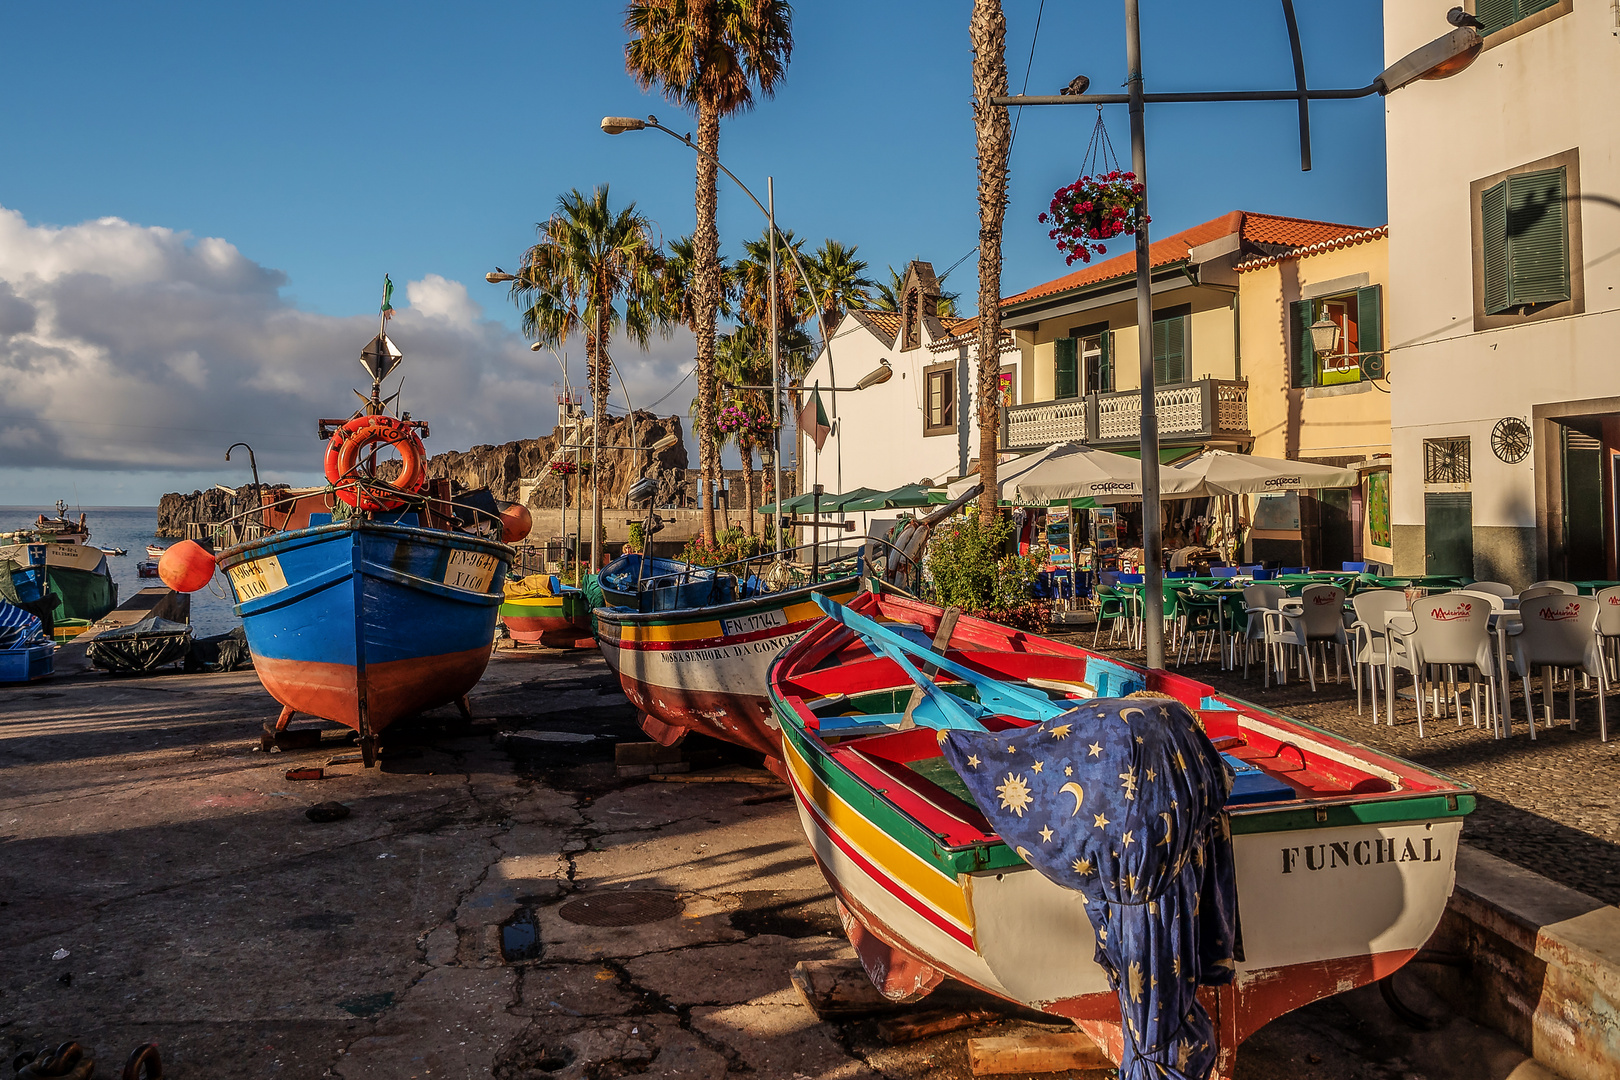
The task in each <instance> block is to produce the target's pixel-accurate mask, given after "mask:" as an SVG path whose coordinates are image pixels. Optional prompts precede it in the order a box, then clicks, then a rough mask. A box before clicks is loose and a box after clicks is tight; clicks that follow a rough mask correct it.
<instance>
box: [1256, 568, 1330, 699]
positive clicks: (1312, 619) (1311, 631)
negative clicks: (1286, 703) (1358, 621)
mask: <svg viewBox="0 0 1620 1080" xmlns="http://www.w3.org/2000/svg"><path fill="white" fill-rule="evenodd" d="M1299 599H1300V602H1301V611H1300V613H1299V614H1298V615H1295V614H1292V613H1290V612H1283V611H1268V612H1266V613H1265V616H1264V618H1265V630H1266V645H1267V647H1268V648H1270V649H1276V650H1277V660H1278V668H1279V669H1280V670H1281V671H1283V672H1284V673H1286V671H1287V665H1286V664H1284V663H1282V660H1283V652H1282V650H1283V649H1285V648H1295V649H1299V650H1300V652H1301V653H1303V654H1304V659H1305V671H1306V674H1307V676H1308V677H1309V678H1310V681H1311V691H1312V693H1314V692H1315V691H1316V658H1315V657H1314V656H1313V655H1312V652H1311V650H1312V649H1313V648H1314V647H1316V646H1320V645H1325V644H1327V643H1328V642H1332V643H1334V644H1335V645H1337V646H1339V647H1340V648H1342V649H1344V650H1345V652H1346V653H1347V654H1348V653H1349V651H1350V642H1349V640H1348V639H1347V638H1346V637H1345V633H1344V590H1343V589H1341V588H1339V587H1338V586H1337V585H1307V586H1305V588H1304V589H1303V590H1302V591H1301V592H1300V597H1299ZM1337 658H1338V653H1336V652H1335V653H1334V659H1335V661H1337ZM1326 664H1327V660H1326V657H1324V658H1323V669H1322V673H1323V675H1324V676H1325V675H1326V674H1327V667H1326ZM1335 678H1337V665H1336V664H1335ZM1280 681H1282V682H1287V678H1286V674H1284V676H1283V677H1282V679H1281V680H1280ZM1267 685H1268V686H1269V685H1270V683H1269V682H1268V683H1267Z"/></svg>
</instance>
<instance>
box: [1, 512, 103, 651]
mask: <svg viewBox="0 0 1620 1080" xmlns="http://www.w3.org/2000/svg"><path fill="white" fill-rule="evenodd" d="M7 572H9V574H10V577H11V581H12V585H13V587H14V588H15V589H16V592H17V596H18V599H19V600H20V601H21V602H22V603H23V604H24V605H25V606H30V610H33V611H34V612H35V614H39V615H41V616H48V621H49V622H50V623H51V624H52V629H51V634H52V636H54V637H56V638H57V639H58V640H67V639H70V638H72V637H76V636H77V635H78V634H81V633H83V632H84V629H85V628H86V627H88V626H89V625H90V624H91V623H93V622H95V621H96V620H97V619H99V618H101V617H102V616H104V615H106V614H107V613H108V612H109V611H111V610H112V609H113V608H115V607H117V606H118V583H117V582H115V581H113V577H112V571H111V570H110V569H108V567H107V555H106V553H105V552H104V551H102V550H101V549H100V548H99V547H96V546H95V545H93V544H91V543H90V526H89V524H88V519H87V517H86V515H84V514H82V513H81V514H80V515H79V518H78V520H77V521H75V520H73V519H72V518H70V517H68V513H67V503H65V502H62V501H60V500H58V502H57V504H56V514H55V516H53V517H49V516H46V515H45V514H40V515H39V518H38V520H36V521H35V522H34V524H33V527H32V528H28V529H19V530H17V531H15V532H10V533H0V573H7ZM47 594H48V596H49V597H50V598H54V602H52V600H51V599H47ZM41 601H43V605H44V606H42V607H38V608H37V609H36V608H35V607H33V606H31V605H34V604H38V603H40V602H41Z"/></svg>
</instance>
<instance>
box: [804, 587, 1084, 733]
mask: <svg viewBox="0 0 1620 1080" xmlns="http://www.w3.org/2000/svg"><path fill="white" fill-rule="evenodd" d="M813 596H814V599H815V601H816V604H817V605H819V606H820V608H821V610H822V611H825V612H826V613H827V617H828V618H830V619H832V620H833V621H834V622H836V623H839V624H840V625H842V626H844V627H846V628H847V629H849V630H851V631H853V632H854V633H855V634H857V635H859V636H860V638H861V640H863V641H865V642H866V645H867V647H868V648H870V649H871V650H872V652H874V653H876V654H877V655H879V656H883V657H885V658H887V659H889V660H893V661H894V662H895V663H896V664H898V665H899V666H900V670H901V671H904V672H905V673H906V675H907V676H908V677H909V678H910V679H911V681H912V682H914V683H916V684H917V686H918V687H919V688H920V689H921V690H922V692H923V693H924V694H926V695H928V700H929V703H930V704H932V705H933V706H934V710H930V714H925V713H924V712H923V710H916V711H914V712H913V718H914V719H915V720H916V721H917V723H918V724H919V725H921V726H923V727H932V728H962V729H966V730H969V731H983V730H985V727H984V724H983V718H984V717H987V716H996V715H1000V716H1017V717H1020V718H1022V719H1026V720H1034V721H1035V722H1036V723H1040V722H1041V721H1043V720H1050V719H1052V718H1053V717H1054V716H1062V715H1063V714H1064V713H1066V712H1068V711H1069V709H1071V708H1073V703H1072V702H1070V703H1063V702H1057V701H1053V700H1052V699H1051V698H1049V697H1047V696H1046V695H1045V694H1042V693H1038V692H1037V691H1034V690H1030V689H1027V688H1025V687H1022V686H1019V685H1017V684H1016V683H1009V682H1006V681H1003V680H1001V679H997V678H993V677H992V676H989V675H984V674H981V673H979V672H977V671H974V670H973V669H972V668H970V667H966V666H965V665H962V664H959V663H957V662H956V661H955V660H952V659H950V658H948V657H946V656H945V655H944V654H943V653H940V652H935V651H934V650H932V649H928V648H924V647H923V646H921V645H918V644H917V643H916V642H913V641H910V640H908V639H906V638H905V637H902V636H901V635H899V634H897V633H895V632H894V631H892V630H889V629H886V628H885V627H884V626H883V625H882V624H881V623H876V622H873V621H872V620H871V619H868V618H867V617H866V616H864V615H861V614H858V613H856V612H854V611H851V610H850V609H849V608H847V607H845V606H844V605H842V604H840V603H838V602H836V601H834V600H829V599H828V598H827V597H825V596H823V595H821V594H820V593H815V594H813ZM908 655H909V656H914V657H916V658H917V659H919V660H921V661H923V662H924V663H926V664H931V665H932V666H934V667H936V668H938V669H939V670H941V671H944V672H946V673H948V674H950V675H954V676H956V677H957V678H958V679H961V680H962V681H963V682H965V683H967V684H968V685H969V686H972V687H973V689H974V690H976V691H977V692H978V695H979V700H978V701H977V702H972V701H965V700H963V699H962V698H959V697H957V696H956V695H954V694H950V693H947V692H946V691H945V690H944V689H943V688H942V687H940V686H939V684H938V683H936V682H934V680H933V679H930V678H929V677H928V676H926V675H924V674H923V673H922V672H921V671H918V670H917V667H916V666H915V665H914V664H912V663H911V661H910V660H908V659H907V656H908Z"/></svg>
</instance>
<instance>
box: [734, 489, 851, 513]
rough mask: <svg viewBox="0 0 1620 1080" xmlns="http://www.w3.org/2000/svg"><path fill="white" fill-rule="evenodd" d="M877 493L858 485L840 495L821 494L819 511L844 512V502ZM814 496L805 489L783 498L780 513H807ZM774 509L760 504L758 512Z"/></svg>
mask: <svg viewBox="0 0 1620 1080" xmlns="http://www.w3.org/2000/svg"><path fill="white" fill-rule="evenodd" d="M878 494H882V493H881V492H879V491H878V490H877V489H876V488H869V487H859V488H856V489H855V490H854V491H846V492H845V493H844V494H842V495H823V496H822V497H821V512H822V513H823V514H835V513H840V512H845V511H848V509H849V507H848V505H846V504H848V503H851V502H855V501H857V500H860V499H866V498H869V497H871V496H873V495H878ZM815 497H816V496H815V493H814V492H809V491H807V492H805V493H803V494H802V495H795V496H793V497H792V498H791V499H784V500H782V513H784V514H808V513H810V512H812V510H813V509H814V503H815ZM774 510H775V507H774V506H762V507H760V510H759V512H760V513H762V514H769V513H771V512H772V511H774Z"/></svg>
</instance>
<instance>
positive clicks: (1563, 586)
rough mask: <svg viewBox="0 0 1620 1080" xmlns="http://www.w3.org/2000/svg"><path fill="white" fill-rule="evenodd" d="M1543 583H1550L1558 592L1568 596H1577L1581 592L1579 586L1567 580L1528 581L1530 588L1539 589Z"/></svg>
mask: <svg viewBox="0 0 1620 1080" xmlns="http://www.w3.org/2000/svg"><path fill="white" fill-rule="evenodd" d="M1543 585H1551V586H1552V587H1553V588H1555V589H1557V590H1558V591H1559V592H1561V593H1564V594H1566V595H1568V596H1579V595H1580V594H1581V590H1580V589H1579V588H1577V587H1576V586H1575V585H1574V583H1573V582H1568V581H1556V580H1551V581H1532V582H1531V583H1530V588H1532V589H1539V588H1540V587H1541V586H1543Z"/></svg>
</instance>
